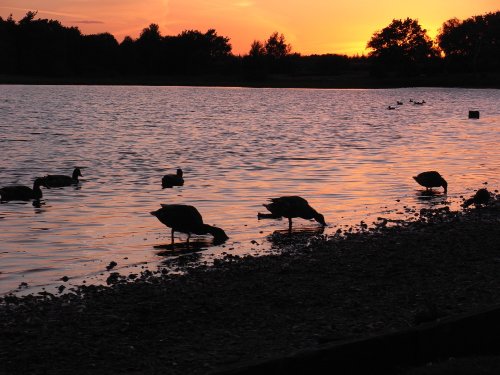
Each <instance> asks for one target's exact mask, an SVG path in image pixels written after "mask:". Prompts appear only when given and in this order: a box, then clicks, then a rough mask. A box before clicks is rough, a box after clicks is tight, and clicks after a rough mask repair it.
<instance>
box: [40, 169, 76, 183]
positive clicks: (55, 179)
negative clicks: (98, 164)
mask: <svg viewBox="0 0 500 375" xmlns="http://www.w3.org/2000/svg"><path fill="white" fill-rule="evenodd" d="M78 177H83V176H82V172H81V171H80V168H78V167H75V169H74V170H73V174H72V175H71V177H70V176H65V175H61V174H49V175H47V176H45V177H42V178H43V180H44V182H45V186H46V187H49V188H51V187H63V186H71V185H76V184H78V183H79V182H80V181H79V180H78Z"/></svg>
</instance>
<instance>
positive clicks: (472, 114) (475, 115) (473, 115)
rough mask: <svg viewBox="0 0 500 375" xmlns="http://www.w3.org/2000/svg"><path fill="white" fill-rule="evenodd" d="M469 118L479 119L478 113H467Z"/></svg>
mask: <svg viewBox="0 0 500 375" xmlns="http://www.w3.org/2000/svg"><path fill="white" fill-rule="evenodd" d="M469 118H474V119H478V118H479V111H469Z"/></svg>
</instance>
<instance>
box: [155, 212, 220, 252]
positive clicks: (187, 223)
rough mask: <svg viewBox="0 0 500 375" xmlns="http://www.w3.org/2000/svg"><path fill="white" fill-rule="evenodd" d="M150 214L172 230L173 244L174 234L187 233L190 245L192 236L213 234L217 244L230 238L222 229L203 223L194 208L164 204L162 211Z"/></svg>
mask: <svg viewBox="0 0 500 375" xmlns="http://www.w3.org/2000/svg"><path fill="white" fill-rule="evenodd" d="M150 214H151V215H153V216H156V218H157V219H158V220H160V222H161V223H163V224H165V225H166V226H167V227H169V228H172V243H174V232H181V233H186V234H187V235H188V238H187V243H188V244H189V238H190V237H191V234H211V235H212V236H214V243H216V244H219V243H222V242H224V241H226V240H227V239H228V238H229V237H228V236H227V235H226V233H225V232H224V231H223V230H222V229H221V228H218V227H214V226H211V225H208V224H205V223H203V218H202V216H201V214H200V213H199V212H198V210H197V209H196V208H195V207H193V206H189V205H185V204H162V205H161V208H160V209H158V210H156V211H151V212H150Z"/></svg>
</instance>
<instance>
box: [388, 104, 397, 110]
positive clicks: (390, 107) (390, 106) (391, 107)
mask: <svg viewBox="0 0 500 375" xmlns="http://www.w3.org/2000/svg"><path fill="white" fill-rule="evenodd" d="M387 109H396V107H393V106H392V105H389V106H387Z"/></svg>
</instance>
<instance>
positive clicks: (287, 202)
mask: <svg viewBox="0 0 500 375" xmlns="http://www.w3.org/2000/svg"><path fill="white" fill-rule="evenodd" d="M269 200H270V201H271V203H269V204H264V205H263V206H264V207H265V208H267V209H268V210H269V211H270V212H271V214H261V213H259V214H258V215H257V217H258V218H259V219H263V218H272V219H278V218H280V217H286V218H287V219H288V230H289V231H291V230H292V218H294V217H300V218H302V219H306V220H311V219H314V220H316V221H317V222H318V223H320V224H321V225H323V226H326V223H325V217H324V216H323V215H321V214H320V213H318V212H317V211H316V210H315V209H314V208H312V207H311V206H310V205H309V203H308V202H307V201H306V200H305V199H304V198H302V197H299V196H285V197H279V198H271V199H269Z"/></svg>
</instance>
